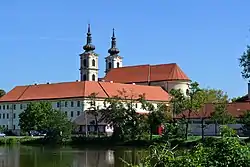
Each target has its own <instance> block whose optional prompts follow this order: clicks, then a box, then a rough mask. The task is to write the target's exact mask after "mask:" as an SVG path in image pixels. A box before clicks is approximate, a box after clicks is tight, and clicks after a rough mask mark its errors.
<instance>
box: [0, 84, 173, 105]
mask: <svg viewBox="0 0 250 167" xmlns="http://www.w3.org/2000/svg"><path fill="white" fill-rule="evenodd" d="M122 90H125V91H126V95H128V96H130V97H131V96H132V95H133V96H134V98H137V97H138V95H140V94H143V93H145V94H146V99H147V100H156V101H168V100H169V94H168V93H167V92H165V91H164V90H163V89H162V88H161V87H157V86H142V85H130V84H120V83H110V82H93V81H85V82H63V83H54V84H39V85H28V86H17V87H15V88H14V89H12V90H11V91H10V92H8V93H7V94H6V95H4V96H3V97H1V98H0V102H15V101H32V100H50V99H64V98H79V97H88V96H89V95H90V94H91V93H97V94H98V95H97V97H98V98H107V97H113V96H115V95H119V94H118V91H122Z"/></svg>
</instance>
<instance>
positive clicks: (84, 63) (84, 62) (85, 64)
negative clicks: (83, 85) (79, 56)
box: [83, 59, 87, 67]
mask: <svg viewBox="0 0 250 167" xmlns="http://www.w3.org/2000/svg"><path fill="white" fill-rule="evenodd" d="M83 66H85V67H86V66H87V60H86V59H83Z"/></svg>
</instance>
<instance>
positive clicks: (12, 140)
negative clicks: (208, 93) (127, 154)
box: [0, 136, 200, 148]
mask: <svg viewBox="0 0 250 167" xmlns="http://www.w3.org/2000/svg"><path fill="white" fill-rule="evenodd" d="M199 140H200V137H190V138H189V140H187V141H184V140H181V139H176V140H170V141H167V140H164V139H163V138H160V137H155V138H153V139H152V140H127V141H116V140H113V139H112V138H111V137H100V138H99V137H83V136H78V137H72V138H71V139H70V140H64V141H63V142H61V143H55V142H48V140H46V139H44V138H41V137H40V138H39V137H31V136H23V137H19V136H10V137H9V136H8V137H3V138H0V145H12V144H21V145H69V146H82V147H85V146H97V147H113V146H126V147H142V148H143V147H148V146H150V145H154V144H160V143H162V144H166V143H169V144H171V146H175V145H180V146H184V145H193V144H192V143H194V144H196V143H198V142H199Z"/></svg>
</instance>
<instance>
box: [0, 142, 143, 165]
mask: <svg viewBox="0 0 250 167" xmlns="http://www.w3.org/2000/svg"><path fill="white" fill-rule="evenodd" d="M145 154H146V153H145V151H144V150H138V149H126V148H114V149H93V148H92V149H90V148H88V149H86V148H82V149H81V148H71V147H64V148H48V147H30V146H13V147H7V146H6V147H0V167H125V165H124V164H123V163H122V161H121V158H122V159H123V160H125V161H127V162H131V163H133V164H137V163H139V161H140V159H141V157H142V156H145Z"/></svg>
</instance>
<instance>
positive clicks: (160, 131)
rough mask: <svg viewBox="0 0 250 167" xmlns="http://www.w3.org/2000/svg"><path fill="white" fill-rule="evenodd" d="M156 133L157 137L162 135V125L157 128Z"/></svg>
mask: <svg viewBox="0 0 250 167" xmlns="http://www.w3.org/2000/svg"><path fill="white" fill-rule="evenodd" d="M157 131H158V135H160V136H161V135H162V132H163V126H162V125H160V126H158V129H157Z"/></svg>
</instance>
